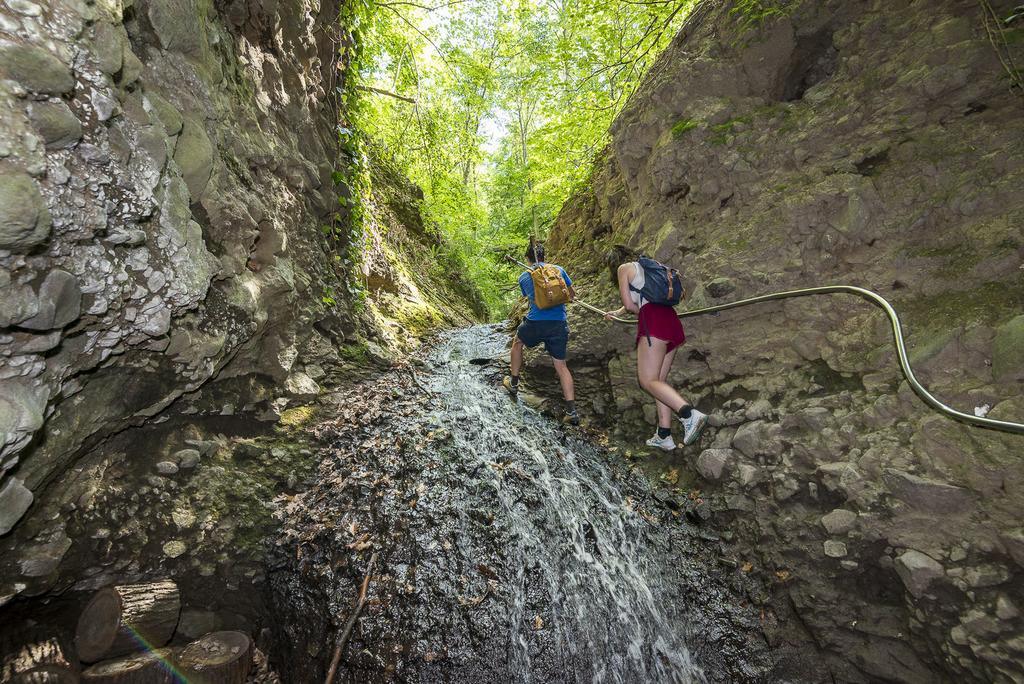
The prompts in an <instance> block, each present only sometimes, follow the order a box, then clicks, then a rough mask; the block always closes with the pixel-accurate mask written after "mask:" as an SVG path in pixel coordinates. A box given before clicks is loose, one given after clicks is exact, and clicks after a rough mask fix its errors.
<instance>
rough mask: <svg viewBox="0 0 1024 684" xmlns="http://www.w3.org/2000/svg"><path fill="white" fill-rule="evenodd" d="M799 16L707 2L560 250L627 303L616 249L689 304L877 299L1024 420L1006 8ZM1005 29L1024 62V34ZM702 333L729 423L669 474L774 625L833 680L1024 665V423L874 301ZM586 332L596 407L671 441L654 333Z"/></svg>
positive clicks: (642, 99) (580, 272)
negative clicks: (679, 288)
mask: <svg viewBox="0 0 1024 684" xmlns="http://www.w3.org/2000/svg"><path fill="white" fill-rule="evenodd" d="M1012 4H1013V3H1009V2H1002V3H993V5H994V6H995V12H996V14H997V15H998V16H1001V17H1005V16H1009V14H1010V13H1011V5H1012ZM777 5H778V6H779V7H781V8H783V9H784V13H783V16H777V17H769V18H767V19H766V20H765V21H764V23H763V24H762V25H760V26H755V27H754V28H752V29H749V30H744V29H742V28H741V26H740V19H741V18H742V17H741V16H738V15H737V14H736V13H734V12H730V10H731V4H730V3H727V2H725V3H723V2H704V3H701V4H700V5H699V6H698V8H697V10H695V12H694V14H693V16H692V17H691V19H690V20H689V22H688V24H687V26H686V28H685V29H684V30H683V32H682V33H681V34H680V35H679V36H678V37H677V39H676V40H675V41H674V43H673V44H672V46H671V47H670V48H669V49H668V50H667V51H666V53H665V54H664V55H663V56H662V57H661V58H660V59H659V61H658V63H657V65H656V66H655V67H654V68H653V69H652V72H651V75H650V77H649V78H648V79H647V82H646V83H645V84H644V86H643V87H642V88H641V89H640V91H639V92H638V93H637V94H636V95H635V96H634V97H633V98H632V100H631V101H630V103H629V104H628V106H627V107H626V109H625V110H624V111H623V113H622V114H621V116H619V118H618V119H617V121H616V122H615V124H614V127H613V138H612V143H611V145H610V148H609V149H608V150H607V152H606V153H605V154H604V155H603V157H602V158H601V159H600V160H599V161H598V163H597V165H596V167H595V170H594V175H593V180H592V184H591V186H590V187H589V188H588V189H587V190H586V191H585V192H582V193H580V194H579V195H577V196H576V197H574V198H573V199H572V200H571V201H570V202H569V203H568V204H567V205H566V207H565V208H564V209H563V211H562V213H561V216H560V217H559V220H558V223H557V226H556V228H555V230H554V232H553V235H552V240H551V244H550V245H549V250H548V251H549V254H551V255H552V256H553V258H554V259H555V260H557V261H560V262H561V263H564V264H565V265H566V266H567V268H569V269H570V272H571V273H572V275H573V277H574V278H577V279H578V282H579V283H580V291H581V292H582V293H583V296H584V297H585V298H587V299H590V300H591V301H593V302H594V303H599V304H606V305H608V306H609V307H612V306H617V303H615V300H616V297H615V294H614V291H613V290H612V289H611V287H610V285H609V283H608V275H607V270H606V269H605V267H604V264H603V261H602V260H603V251H604V250H606V249H607V248H609V247H611V246H612V245H614V244H626V245H629V246H632V247H635V248H638V249H640V250H642V251H645V252H647V253H649V254H652V255H654V256H656V257H657V258H659V259H661V260H663V261H666V262H668V263H672V264H674V265H676V266H678V267H679V268H680V269H681V271H682V272H683V276H684V281H685V284H686V285H687V287H688V290H689V291H690V292H691V295H690V299H689V303H688V305H689V306H690V307H692V308H696V307H699V306H701V305H705V304H714V303H720V302H725V301H729V300H732V299H738V298H741V297H744V296H752V295H755V294H761V293H766V292H771V291H777V290H784V289H791V288H797V287H801V286H812V285H820V284H828V283H850V284H855V285H860V286H864V287H868V288H871V289H874V290H876V291H878V292H880V293H881V294H882V295H884V296H886V297H888V298H890V299H891V301H892V302H893V303H894V304H895V306H896V308H897V309H898V310H899V311H900V313H901V314H902V315H903V316H904V322H905V324H906V329H907V332H908V333H909V347H910V349H911V355H912V361H913V364H914V366H915V368H916V369H917V370H918V371H919V375H920V377H921V379H922V380H923V381H924V383H925V384H926V385H927V386H928V387H930V388H931V389H932V390H933V391H934V392H935V393H936V394H937V395H938V396H939V397H941V398H942V399H943V400H945V401H947V402H948V403H950V404H952V405H954V406H957V407H960V408H962V409H964V410H966V411H968V412H970V411H974V410H978V411H982V412H984V411H989V413H988V415H990V416H993V417H998V418H1003V419H1009V420H1016V421H1021V420H1024V401H1022V398H1021V397H1022V389H1024V385H1022V382H1021V381H1022V379H1024V356H1022V350H1024V317H1022V316H1021V314H1022V310H1024V267H1022V257H1024V234H1022V228H1021V226H1022V223H1024V196H1022V195H1021V192H1020V188H1021V186H1022V182H1024V136H1022V134H1021V133H1022V124H1024V102H1022V98H1021V93H1020V92H1014V91H1012V89H1011V86H1010V81H1009V79H1008V78H1007V74H1006V72H1005V70H1004V69H1003V67H1002V65H1001V63H1000V57H999V53H997V51H996V50H995V49H994V47H993V44H992V42H991V39H994V40H996V42H997V44H998V45H999V46H1001V47H1002V49H1003V51H1004V52H1003V56H1004V61H1005V55H1006V53H1005V50H1006V49H1007V45H1006V44H1004V43H1003V36H1001V35H1000V34H999V33H993V26H994V20H993V18H992V17H991V16H986V9H985V7H986V5H987V3H981V4H979V3H978V2H973V1H967V0H964V1H957V2H954V1H949V0H946V1H941V2H930V3H921V2H867V1H861V2H795V3H777ZM1005 38H1006V40H1007V43H1008V46H1009V47H1008V49H1009V51H1010V54H1011V55H1012V56H1013V58H1014V59H1015V60H1016V63H1017V64H1018V65H1019V64H1021V63H1024V51H1022V44H1024V42H1022V38H1024V32H1022V30H1021V29H1015V30H1013V29H1011V30H1008V31H1007V33H1006V34H1005ZM573 271H575V272H573ZM686 324H687V333H688V336H689V337H690V341H689V342H688V343H687V345H686V347H684V348H683V349H682V350H681V352H680V353H679V354H678V358H677V360H676V363H675V367H674V370H673V373H672V376H671V380H672V381H673V382H674V383H675V384H676V385H677V386H679V387H680V388H682V389H683V391H684V394H685V395H687V396H689V397H690V398H691V399H692V400H693V401H694V402H695V403H697V404H698V405H699V406H700V407H702V408H703V409H704V410H705V411H708V412H710V413H713V414H714V422H713V426H714V427H713V428H712V429H710V430H709V431H708V433H707V435H706V436H705V437H704V439H703V442H702V443H701V444H700V445H698V446H694V447H690V448H688V449H686V450H684V451H683V452H682V453H681V454H680V455H677V456H674V457H671V458H669V459H668V460H667V461H666V460H661V461H659V463H661V464H663V465H665V466H666V467H667V468H669V469H671V468H677V469H678V468H681V469H682V471H683V473H684V475H683V477H682V478H681V480H680V485H681V486H689V487H690V488H691V489H699V490H702V491H703V495H704V496H706V497H708V498H709V500H710V501H711V502H712V503H713V506H714V508H715V509H716V510H717V511H718V512H719V522H720V523H721V524H722V525H723V527H726V528H728V530H727V532H726V533H725V534H724V535H723V536H724V538H727V539H731V540H732V541H731V542H728V543H727V542H725V541H723V544H724V546H723V554H724V555H726V556H729V557H733V558H736V559H737V561H738V563H737V564H738V567H739V568H740V569H739V570H737V572H748V573H753V574H755V575H759V576H761V577H762V578H763V580H764V583H765V587H766V593H765V594H764V595H761V596H755V597H753V598H754V600H757V601H762V602H765V603H766V609H767V615H768V618H769V619H768V620H767V621H766V629H767V630H769V631H770V632H772V638H773V639H774V640H775V641H776V642H777V643H784V642H786V641H787V640H800V639H809V640H813V642H814V643H816V645H817V646H819V647H820V648H821V649H822V650H823V651H824V652H825V653H826V654H828V655H829V658H830V662H831V664H832V668H833V669H832V672H831V676H832V677H834V678H835V680H836V681H869V680H870V681H876V680H878V679H885V680H892V681H906V682H927V681H939V680H943V679H946V678H952V677H958V678H964V679H968V680H971V681H979V682H980V681H1004V682H1009V681H1021V679H1022V678H1024V666H1022V662H1024V622H1022V620H1021V617H1020V616H1019V607H1021V606H1024V528H1022V527H1021V518H1020V511H1021V510H1022V509H1024V462H1022V460H1021V454H1022V453H1024V441H1022V438H1021V437H1020V436H1015V435H1008V434H1000V433H997V432H992V431H986V430H979V429H975V428H970V427H966V426H964V425H961V424H958V423H955V422H952V421H951V420H949V419H947V418H944V417H942V416H940V415H937V414H935V413H934V412H932V411H930V410H929V409H928V408H927V407H926V406H925V405H924V404H923V402H921V401H920V400H919V399H918V398H917V397H916V396H915V395H914V394H913V392H912V391H911V390H910V388H909V387H908V385H907V383H906V382H905V380H904V379H903V377H902V376H901V374H900V371H899V369H898V366H897V364H896V361H895V354H894V349H893V347H892V344H891V339H890V333H889V331H888V327H887V323H886V320H885V318H884V316H883V315H882V314H881V312H880V311H879V310H877V309H874V308H873V307H871V306H870V305H869V304H867V303H866V302H863V301H861V300H859V299H857V298H856V297H852V296H848V295H840V296H835V295H833V296H829V297H825V298H815V299H802V300H789V301H786V302H782V303H773V304H764V305H757V306H754V307H749V308H744V309H739V310H734V311H730V312H726V313H722V314H721V315H719V316H717V317H705V318H698V319H688V320H687V321H686ZM572 325H573V329H574V332H575V333H576V343H575V344H576V347H575V349H574V354H575V356H574V359H575V361H574V362H573V363H574V368H575V369H576V371H577V374H578V379H579V385H580V390H579V394H580V396H581V400H582V401H584V402H587V403H588V404H589V409H590V412H591V414H592V415H595V416H596V417H597V419H598V420H602V421H604V422H606V423H607V424H609V425H611V426H613V430H614V431H615V432H616V433H617V434H618V436H620V437H623V438H628V439H629V440H631V441H634V442H636V441H639V440H640V439H642V438H645V437H647V436H648V435H649V433H650V431H652V430H653V428H652V427H651V426H652V424H653V408H654V407H653V405H652V404H651V402H650V401H649V400H648V399H646V398H645V396H644V395H642V394H641V393H640V392H639V391H638V389H637V387H636V381H635V379H634V360H633V356H634V351H633V348H632V347H633V345H632V341H633V338H632V335H633V331H632V330H631V329H629V330H618V329H616V330H610V326H611V325H612V324H609V323H605V322H604V321H601V320H600V318H598V317H594V316H592V315H591V314H589V313H587V312H583V311H580V312H579V313H577V314H576V315H575V319H574V320H573V321H572ZM976 407H977V408H976ZM651 458H654V457H653V455H652V456H651ZM687 473H688V475H687ZM675 476H676V475H675V474H674V473H673V472H672V471H671V470H669V471H668V475H667V477H668V479H669V480H670V481H674V478H675ZM775 616H779V618H780V619H782V620H783V623H782V624H783V625H784V626H782V627H775V628H773V627H772V625H776V624H778V623H776V622H773V620H774V619H775ZM801 635H802V636H801ZM820 674H821V678H822V679H824V680H827V681H828V680H829V679H828V677H829V674H830V673H820Z"/></svg>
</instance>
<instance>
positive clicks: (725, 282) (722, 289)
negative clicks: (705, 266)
mask: <svg viewBox="0 0 1024 684" xmlns="http://www.w3.org/2000/svg"><path fill="white" fill-rule="evenodd" d="M704 289H705V290H707V293H708V294H709V295H711V296H712V297H714V298H716V299H718V298H719V297H725V296H726V295H728V294H732V293H733V292H735V291H736V283H734V282H733V281H732V278H725V277H720V278H715V279H714V280H712V281H711V282H709V283H708V284H707V285H706V286H705V288H704Z"/></svg>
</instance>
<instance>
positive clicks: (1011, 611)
mask: <svg viewBox="0 0 1024 684" xmlns="http://www.w3.org/2000/svg"><path fill="white" fill-rule="evenodd" d="M1018 615H1020V611H1019V610H1017V606H1015V605H1013V601H1011V600H1010V597H1009V596H1007V595H1006V594H1000V595H999V598H997V599H996V617H998V618H999V619H1000V620H1013V619H1014V618H1016V617H1017V616H1018Z"/></svg>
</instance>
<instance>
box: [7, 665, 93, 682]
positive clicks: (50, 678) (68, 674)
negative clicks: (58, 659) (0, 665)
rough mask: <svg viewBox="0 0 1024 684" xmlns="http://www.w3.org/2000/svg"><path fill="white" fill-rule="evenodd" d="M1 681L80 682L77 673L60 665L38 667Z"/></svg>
mask: <svg viewBox="0 0 1024 684" xmlns="http://www.w3.org/2000/svg"><path fill="white" fill-rule="evenodd" d="M3 681H5V682H10V683H11V684H79V681H80V680H79V678H78V673H77V672H75V671H74V670H71V669H68V668H66V667H64V666H62V665H40V666H39V667H33V668H32V669H31V670H26V671H24V672H20V673H18V674H16V675H14V677H12V678H11V679H6V678H5V679H4V680H3Z"/></svg>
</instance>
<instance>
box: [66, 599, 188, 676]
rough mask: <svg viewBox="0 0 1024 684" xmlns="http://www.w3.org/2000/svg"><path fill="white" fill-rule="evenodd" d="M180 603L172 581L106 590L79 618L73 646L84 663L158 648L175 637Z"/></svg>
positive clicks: (93, 600) (90, 602)
mask: <svg viewBox="0 0 1024 684" xmlns="http://www.w3.org/2000/svg"><path fill="white" fill-rule="evenodd" d="M180 610H181V599H180V598H179V596H178V585H176V584H175V583H174V582H172V581H171V580H162V581H160V582H151V583H149V584H126V585H123V586H117V587H105V588H103V589H100V590H99V591H98V592H96V595H95V596H93V597H92V600H91V601H89V604H88V605H87V606H86V607H85V610H83V611H82V615H81V617H79V618H78V629H77V630H76V632H75V646H76V647H77V649H78V657H79V658H80V659H81V660H82V662H85V663H94V662H96V661H97V660H101V659H103V658H115V657H117V656H121V655H127V654H129V653H134V652H136V651H141V650H143V649H156V648H160V647H161V646H163V645H164V644H166V643H167V642H168V641H170V640H171V637H172V636H173V635H174V628H175V626H176V625H177V624H178V613H179V611H180Z"/></svg>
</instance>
